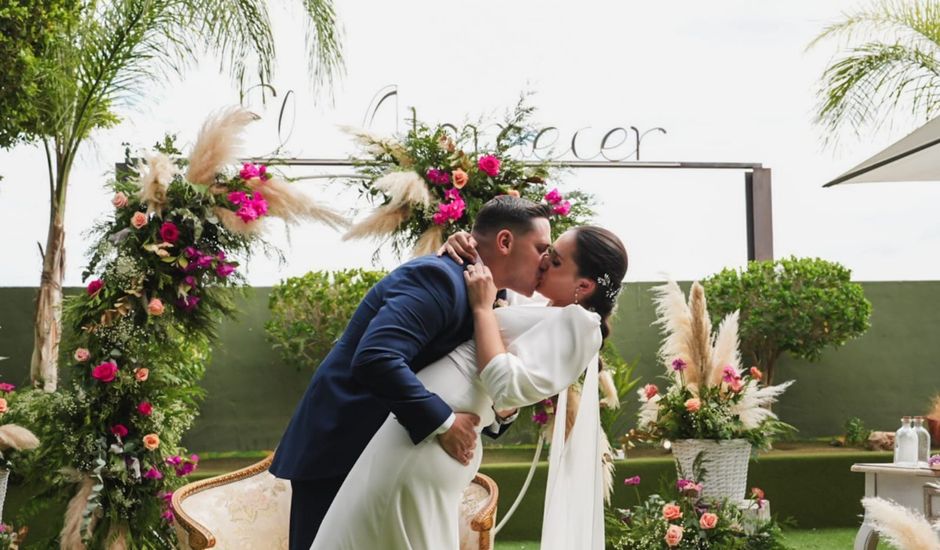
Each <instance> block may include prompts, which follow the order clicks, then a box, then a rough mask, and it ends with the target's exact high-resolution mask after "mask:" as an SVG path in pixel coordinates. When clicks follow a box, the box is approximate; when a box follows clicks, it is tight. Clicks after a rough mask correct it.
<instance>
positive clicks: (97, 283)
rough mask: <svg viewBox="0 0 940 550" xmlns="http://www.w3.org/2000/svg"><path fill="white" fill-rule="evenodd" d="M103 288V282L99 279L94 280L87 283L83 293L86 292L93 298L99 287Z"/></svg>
mask: <svg viewBox="0 0 940 550" xmlns="http://www.w3.org/2000/svg"><path fill="white" fill-rule="evenodd" d="M103 286H104V281H102V280H101V279H95V280H94V281H92V282H90V283H88V287H87V288H86V289H85V291H86V292H88V295H89V296H94V295H95V294H98V292H99V291H100V290H101V287H103Z"/></svg>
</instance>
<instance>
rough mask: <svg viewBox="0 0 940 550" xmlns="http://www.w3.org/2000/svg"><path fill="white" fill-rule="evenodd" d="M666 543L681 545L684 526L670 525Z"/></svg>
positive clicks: (667, 530)
mask: <svg viewBox="0 0 940 550" xmlns="http://www.w3.org/2000/svg"><path fill="white" fill-rule="evenodd" d="M665 538H666V544H668V545H669V546H679V543H680V542H682V527H679V526H678V525H670V526H669V529H666V537H665Z"/></svg>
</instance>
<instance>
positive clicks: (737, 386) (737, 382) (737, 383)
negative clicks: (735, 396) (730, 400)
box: [729, 378, 744, 393]
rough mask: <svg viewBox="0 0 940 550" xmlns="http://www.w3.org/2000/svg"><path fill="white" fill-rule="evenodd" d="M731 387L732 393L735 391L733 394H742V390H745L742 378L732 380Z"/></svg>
mask: <svg viewBox="0 0 940 550" xmlns="http://www.w3.org/2000/svg"><path fill="white" fill-rule="evenodd" d="M729 386H730V387H731V391H733V392H735V393H738V392H740V391H741V390H743V389H744V384H742V383H741V379H740V378H735V379H734V380H732V381H731V384H729Z"/></svg>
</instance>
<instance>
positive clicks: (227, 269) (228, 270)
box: [215, 262, 235, 279]
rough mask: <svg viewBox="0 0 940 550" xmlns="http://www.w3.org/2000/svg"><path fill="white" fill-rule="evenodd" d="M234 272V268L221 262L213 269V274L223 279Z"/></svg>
mask: <svg viewBox="0 0 940 550" xmlns="http://www.w3.org/2000/svg"><path fill="white" fill-rule="evenodd" d="M234 272H235V266H233V265H232V264H227V263H225V262H222V263H220V264H219V265H218V267H216V268H215V273H216V275H218V276H219V277H222V278H223V279H224V278H226V277H228V276H229V275H231V274H232V273H234Z"/></svg>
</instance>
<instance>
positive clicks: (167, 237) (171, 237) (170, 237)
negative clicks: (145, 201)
mask: <svg viewBox="0 0 940 550" xmlns="http://www.w3.org/2000/svg"><path fill="white" fill-rule="evenodd" d="M160 238H161V239H163V240H164V242H168V243H175V242H176V241H177V239H179V238H180V230H179V229H178V228H177V227H176V224H175V223H173V222H163V225H161V226H160Z"/></svg>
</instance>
